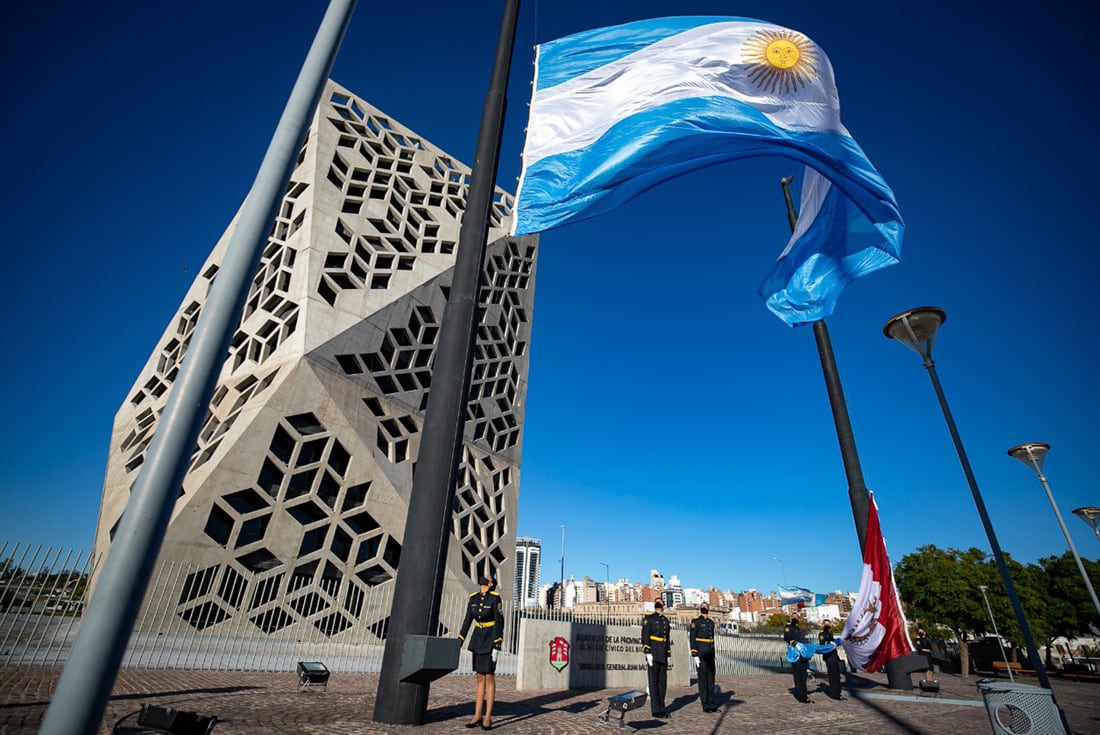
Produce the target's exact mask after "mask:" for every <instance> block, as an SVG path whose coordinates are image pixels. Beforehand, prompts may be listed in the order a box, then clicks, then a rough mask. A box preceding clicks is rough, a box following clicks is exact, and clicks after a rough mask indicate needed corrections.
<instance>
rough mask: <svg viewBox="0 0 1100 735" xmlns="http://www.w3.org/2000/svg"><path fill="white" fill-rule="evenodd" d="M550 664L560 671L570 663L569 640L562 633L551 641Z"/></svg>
mask: <svg viewBox="0 0 1100 735" xmlns="http://www.w3.org/2000/svg"><path fill="white" fill-rule="evenodd" d="M550 665H551V666H553V667H554V668H555V669H557V670H558V671H561V670H562V669H564V668H565V667H566V666H568V665H569V641H567V640H565V639H564V638H562V637H561V636H560V635H559V636H558V637H557V638H555V639H554V640H552V641H550Z"/></svg>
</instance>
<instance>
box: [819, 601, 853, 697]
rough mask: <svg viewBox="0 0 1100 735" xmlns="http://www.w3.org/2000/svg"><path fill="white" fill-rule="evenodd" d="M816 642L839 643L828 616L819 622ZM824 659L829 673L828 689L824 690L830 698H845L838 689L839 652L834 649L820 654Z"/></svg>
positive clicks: (822, 643) (821, 643)
mask: <svg viewBox="0 0 1100 735" xmlns="http://www.w3.org/2000/svg"><path fill="white" fill-rule="evenodd" d="M817 642H818V644H820V645H824V644H826V643H833V644H835V645H838V646H839V645H840V644H839V643H838V642H837V640H836V637H835V636H834V635H833V623H832V621H831V620H829V619H828V618H825V622H823V623H822V624H821V632H820V633H818V634H817ZM821 658H823V659H824V660H825V670H826V671H827V672H828V674H829V689H828V690H827V691H826V692H825V694H826V695H828V696H829V697H830V698H832V699H847V697H845V696H844V692H843V691H841V689H840V654H839V653H837V651H836V650H835V649H834V650H833V651H832V652H830V653H823V654H821Z"/></svg>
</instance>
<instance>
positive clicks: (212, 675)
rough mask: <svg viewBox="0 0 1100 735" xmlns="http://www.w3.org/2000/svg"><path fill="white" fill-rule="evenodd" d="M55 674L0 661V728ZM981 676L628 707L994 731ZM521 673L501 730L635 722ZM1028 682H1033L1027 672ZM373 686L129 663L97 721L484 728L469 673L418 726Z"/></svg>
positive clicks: (501, 685)
mask: <svg viewBox="0 0 1100 735" xmlns="http://www.w3.org/2000/svg"><path fill="white" fill-rule="evenodd" d="M59 673H60V672H59V670H58V669H50V668H2V669H0V733H13V734H14V733H35V732H37V730H38V727H39V725H40V723H41V721H42V717H43V714H44V713H45V710H46V706H47V704H48V703H49V699H50V695H51V692H52V690H53V687H54V686H55V685H56V683H57V678H58V676H59ZM915 679H916V677H914V680H915ZM818 681H819V682H820V679H819V680H818ZM977 681H978V679H977V678H974V677H971V678H969V679H963V678H961V677H957V676H951V675H941V676H940V683H941V692H940V695H939V696H937V697H932V696H928V695H920V694H919V693H918V692H917V690H915V689H914V690H913V693H912V694H910V693H906V692H899V691H896V690H891V689H888V688H887V687H886V679H885V677H884V676H881V675H877V674H873V675H864V674H860V675H853V674H849V675H848V676H847V679H846V684H845V686H846V690H847V693H848V696H849V698H848V699H847V700H845V701H835V700H831V699H829V698H827V697H826V696H824V694H820V693H819V694H816V695H815V696H814V700H815V704H813V705H804V704H800V703H798V702H796V701H795V700H794V698H793V696H792V695H791V678H790V676H789V675H779V674H763V675H751V676H749V675H746V676H719V677H718V685H719V687H720V688H721V694H720V695H719V697H718V703H719V711H718V712H717V713H714V714H709V713H704V712H703V711H702V709H701V708H700V707H699V703H698V700H697V693H696V691H695V689H694V687H670V688H669V693H668V698H667V700H668V704H669V707H668V709H669V712H670V713H671V719H669V720H658V719H653V718H652V717H650V714H649V708H648V706H646V707H643V708H641V709H636V710H633V711H631V712H628V713H627V714H626V719H625V721H626V724H627V725H628V726H629V727H631V728H633V729H635V730H636V731H637V732H639V733H643V734H644V735H658V734H659V735H676V734H677V733H693V734H694V733H737V734H738V735H741V734H742V733H746V732H767V733H769V735H771V734H773V733H779V734H782V733H803V734H805V733H829V734H830V735H833V734H836V735H843V734H846V733H859V734H864V735H892V734H893V733H900V734H902V735H933V734H936V735H939V734H944V735H954V734H958V735H978V734H979V733H989V732H992V726H991V725H990V722H989V716H988V715H987V714H986V710H985V707H984V706H982V698H981V693H980V692H979V691H978V689H977V687H976V682H977ZM515 682H516V680H515V678H514V677H503V676H501V677H497V701H496V705H495V707H494V710H493V730H494V731H498V732H500V733H502V735H530V734H538V735H543V734H545V735H572V734H574V733H575V734H577V735H580V734H583V733H593V734H599V735H611V733H614V732H628V731H627V730H626V729H623V730H620V729H619V728H618V727H617V719H616V718H615V716H614V715H613V716H612V720H611V723H610V724H606V725H605V724H602V723H601V722H600V721H599V719H598V716H599V714H600V713H601V712H603V711H604V710H605V709H606V707H607V700H608V697H610V696H613V695H615V694H620V693H622V692H623V691H624V690H623V689H615V690H605V691H569V692H519V691H516V689H515ZM1020 683H1030V684H1034V683H1035V682H1034V679H1031V680H1030V681H1021V682H1020ZM377 684H378V677H377V675H373V674H340V673H334V674H332V679H331V680H330V682H329V686H328V689H327V690H309V691H306V692H303V693H301V694H299V693H298V692H297V677H296V676H295V674H294V673H293V672H287V673H252V672H233V671H143V670H135V669H124V670H123V671H122V672H121V673H120V674H119V677H118V680H117V681H116V683H115V687H114V690H113V692H112V695H111V698H110V700H109V702H108V704H107V711H106V716H105V717H104V721H103V724H102V726H101V727H100V730H99V731H100V733H104V734H108V733H111V731H112V726H114V725H115V724H116V723H118V721H119V720H120V719H121V720H122V721H121V723H120V724H119V728H118V732H119V733H120V735H124V734H126V733H132V734H135V735H136V733H141V732H149V731H146V730H143V729H140V728H138V727H137V723H136V719H137V718H136V712H137V710H138V709H139V708H140V707H141V705H142V704H155V705H159V706H162V707H174V708H176V709H178V710H181V711H186V712H195V713H198V714H205V715H214V716H216V717H217V718H218V723H217V725H216V726H215V727H214V730H213V732H214V733H215V734H216V735H259V734H260V733H263V734H264V735H267V734H268V733H293V734H295V735H297V734H299V733H300V734H302V735H313V734H317V735H321V734H322V733H324V734H325V735H339V734H343V733H363V734H373V733H417V734H418V735H436V734H437V733H458V732H464V733H470V732H481V730H467V729H465V728H464V727H463V725H464V724H465V723H466V722H467V721H468V720H469V718H470V717H471V715H472V713H473V704H472V699H473V691H474V687H475V679H474V677H472V676H468V675H466V676H461V675H450V676H446V677H444V678H442V679H440V680H439V681H437V682H435V683H434V684H433V685H432V688H431V696H430V698H429V705H428V712H427V715H426V722H425V724H423V725H421V726H419V727H417V726H395V725H383V724H379V723H375V722H372V721H371V713H372V712H373V709H374V695H375V690H376V688H377ZM813 686H814V683H813V682H811V688H812V687H813ZM1053 686H1054V696H1055V697H1056V698H1057V700H1058V704H1059V705H1060V706H1061V707H1062V709H1063V711H1064V712H1065V714H1066V718H1067V720H1068V721H1069V723H1070V727H1071V730H1072V732H1073V733H1074V735H1093V734H1100V683H1089V682H1074V681H1068V680H1061V679H1056V680H1054V682H1053ZM128 714H129V715H130V716H129V717H125V718H124V716H126V715H128ZM123 718H124V719H123ZM1029 735H1042V734H1041V733H1038V732H1029Z"/></svg>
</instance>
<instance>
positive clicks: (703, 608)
mask: <svg viewBox="0 0 1100 735" xmlns="http://www.w3.org/2000/svg"><path fill="white" fill-rule="evenodd" d="M699 612H710V608H709V607H707V603H705V602H704V603H703V604H702V605H700V606H699Z"/></svg>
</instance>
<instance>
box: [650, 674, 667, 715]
mask: <svg viewBox="0 0 1100 735" xmlns="http://www.w3.org/2000/svg"><path fill="white" fill-rule="evenodd" d="M667 687H668V664H667V663H662V662H660V661H654V662H653V665H652V666H650V667H649V711H650V712H652V713H653V714H657V713H658V712H664V711H665V689H666V688H667Z"/></svg>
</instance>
